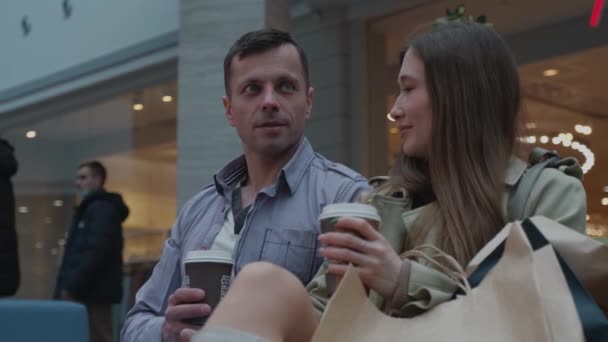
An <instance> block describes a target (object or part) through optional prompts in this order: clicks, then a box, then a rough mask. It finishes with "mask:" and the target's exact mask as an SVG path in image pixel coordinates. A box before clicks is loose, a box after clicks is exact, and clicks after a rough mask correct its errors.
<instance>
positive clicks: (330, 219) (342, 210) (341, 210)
mask: <svg viewBox="0 0 608 342" xmlns="http://www.w3.org/2000/svg"><path fill="white" fill-rule="evenodd" d="M340 217H358V218H362V219H365V220H367V222H369V223H370V224H371V225H372V226H373V227H374V228H375V229H378V227H379V226H380V223H381V222H382V219H381V218H380V215H379V214H378V210H377V209H376V208H375V207H373V206H371V205H368V204H362V203H335V204H330V205H326V206H325V207H323V210H322V211H321V215H319V223H320V225H321V233H328V232H332V231H333V230H334V225H335V224H336V221H337V220H338V219H339V218H340ZM326 262H331V261H327V260H326ZM339 278H340V277H337V276H335V275H332V274H325V287H326V289H327V293H328V295H332V294H333V293H334V292H335V291H336V287H337V285H338V283H339V282H340V279H339Z"/></svg>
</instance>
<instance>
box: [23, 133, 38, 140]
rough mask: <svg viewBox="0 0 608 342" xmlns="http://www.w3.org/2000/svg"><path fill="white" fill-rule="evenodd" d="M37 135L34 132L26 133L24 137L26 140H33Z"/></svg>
mask: <svg viewBox="0 0 608 342" xmlns="http://www.w3.org/2000/svg"><path fill="white" fill-rule="evenodd" d="M37 135H38V133H36V131H27V133H25V136H26V137H27V138H28V139H34V138H35V137H36V136H37Z"/></svg>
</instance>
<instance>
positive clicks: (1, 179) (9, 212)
mask: <svg viewBox="0 0 608 342" xmlns="http://www.w3.org/2000/svg"><path fill="white" fill-rule="evenodd" d="M15 173H17V160H15V155H14V154H13V147H12V146H11V145H10V144H9V143H8V142H7V141H6V140H3V139H0V297H3V296H12V295H14V294H15V292H17V288H18V287H19V258H18V253H17V232H16V229H15V196H14V194H13V185H12V183H11V177H12V176H13V175H15Z"/></svg>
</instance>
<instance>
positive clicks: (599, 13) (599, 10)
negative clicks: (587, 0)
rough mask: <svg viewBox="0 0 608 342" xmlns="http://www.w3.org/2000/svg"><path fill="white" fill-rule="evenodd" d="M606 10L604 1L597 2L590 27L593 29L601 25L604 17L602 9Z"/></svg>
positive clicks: (596, 0) (590, 20)
mask: <svg viewBox="0 0 608 342" xmlns="http://www.w3.org/2000/svg"><path fill="white" fill-rule="evenodd" d="M603 8H604V0H595V4H594V5H593V10H592V11H591V18H590V19H589V25H590V26H591V27H597V26H598V25H599V24H600V19H601V17H602V9H603Z"/></svg>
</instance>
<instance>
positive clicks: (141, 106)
mask: <svg viewBox="0 0 608 342" xmlns="http://www.w3.org/2000/svg"><path fill="white" fill-rule="evenodd" d="M133 109H134V110H142V109H144V105H143V104H141V103H136V104H134V105H133Z"/></svg>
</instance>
